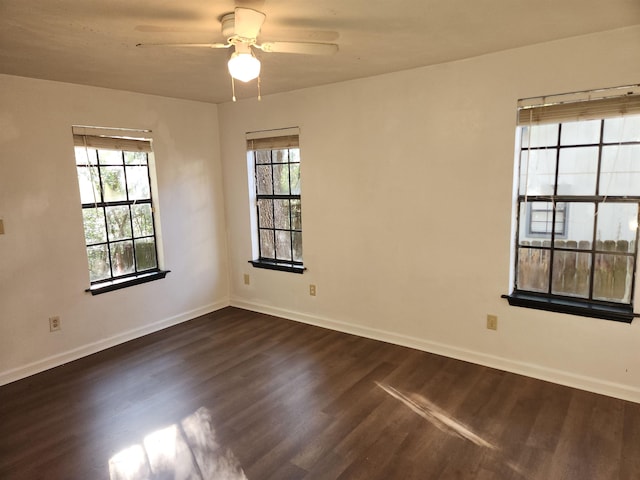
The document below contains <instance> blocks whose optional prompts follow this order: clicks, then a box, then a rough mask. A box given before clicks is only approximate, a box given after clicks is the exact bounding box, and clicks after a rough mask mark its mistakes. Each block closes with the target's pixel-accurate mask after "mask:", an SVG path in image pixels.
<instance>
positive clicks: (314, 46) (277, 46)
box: [255, 42, 338, 55]
mask: <svg viewBox="0 0 640 480" xmlns="http://www.w3.org/2000/svg"><path fill="white" fill-rule="evenodd" d="M255 46H256V47H258V48H259V49H260V50H262V51H263V52H274V53H301V54H305V55H332V54H334V53H336V52H337V51H338V45H336V44H335V43H309V42H264V43H263V44H262V45H255Z"/></svg>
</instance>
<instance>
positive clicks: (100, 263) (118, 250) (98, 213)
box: [73, 127, 167, 294]
mask: <svg viewBox="0 0 640 480" xmlns="http://www.w3.org/2000/svg"><path fill="white" fill-rule="evenodd" d="M73 130H74V135H73V139H74V145H75V160H76V169H77V173H78V184H79V187H80V202H81V204H82V217H83V225H84V236H85V244H86V251H87V259H88V262H89V279H90V283H91V287H90V288H89V289H88V290H89V291H91V292H92V293H94V294H95V293H102V292H104V291H108V290H113V289H116V288H122V287H124V286H129V285H132V284H137V283H143V282H146V281H150V280H155V279H157V278H163V277H164V276H165V275H166V273H167V272H165V271H161V270H160V268H159V261H158V242H157V238H156V227H155V218H154V204H153V198H152V188H151V185H152V181H151V171H150V157H151V154H152V150H151V141H150V140H149V139H144V138H131V137H130V135H132V133H133V132H132V131H126V130H117V129H107V130H105V129H102V130H100V132H99V133H100V134H97V133H98V132H96V131H95V130H94V129H89V128H86V127H74V129H73ZM105 131H106V132H107V133H104V132H105ZM87 132H90V133H87Z"/></svg>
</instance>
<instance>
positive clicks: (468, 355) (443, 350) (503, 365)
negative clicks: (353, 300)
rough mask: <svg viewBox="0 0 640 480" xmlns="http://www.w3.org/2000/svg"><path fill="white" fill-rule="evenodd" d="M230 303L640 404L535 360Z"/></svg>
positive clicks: (632, 393)
mask: <svg viewBox="0 0 640 480" xmlns="http://www.w3.org/2000/svg"><path fill="white" fill-rule="evenodd" d="M230 304H231V306H233V307H238V308H243V309H245V310H251V311H254V312H259V313H265V314H268V315H274V316H278V317H282V318H286V319H289V320H295V321H298V322H302V323H306V324H309V325H315V326H318V327H323V328H329V329H331V330H336V331H339V332H344V333H350V334H353V335H358V336H360V337H366V338H371V339H374V340H380V341H383V342H387V343H393V344H396V345H402V346H404V347H410V348H415V349H416V350H422V351H425V352H429V353H435V354H437V355H443V356H445V357H450V358H455V359H458V360H463V361H466V362H471V363H476V364H478V365H484V366H487V367H491V368H496V369H498V370H504V371H506V372H511V373H517V374H520V375H525V376H528V377H532V378H537V379H540V380H545V381H548V382H552V383H557V384H560V385H566V386H568V387H573V388H578V389H580V390H586V391H589V392H593V393H598V394H601V395H607V396H610V397H614V398H620V399H622V400H629V401H631V402H636V403H640V389H638V388H636V387H632V386H629V385H624V384H620V383H614V382H609V381H606V380H602V379H599V378H594V377H587V376H583V375H578V374H575V373H571V372H567V371H563V370H556V369H552V368H548V367H544V366H541V365H536V364H533V363H526V362H520V361H517V360H510V359H508V358H504V357H498V356H495V355H490V354H487V353H483V352H478V351H473V350H467V349H464V348H459V347H455V346H452V345H446V344H443V343H438V342H432V341H429V340H424V339H421V338H415V337H410V336H407V335H401V334H398V333H394V332H390V331H387V330H379V329H375V328H369V327H363V326H361V325H355V324H352V323H347V322H341V321H337V320H332V319H328V318H323V317H318V316H313V315H308V314H305V313H300V312H295V311H291V310H286V309H283V308H278V307H273V306H269V305H263V304H258V303H254V302H247V301H245V300H242V299H238V298H232V299H231V302H230Z"/></svg>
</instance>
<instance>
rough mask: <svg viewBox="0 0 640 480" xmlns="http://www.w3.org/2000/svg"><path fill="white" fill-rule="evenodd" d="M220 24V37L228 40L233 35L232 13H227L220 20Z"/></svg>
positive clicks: (233, 19) (234, 26)
mask: <svg viewBox="0 0 640 480" xmlns="http://www.w3.org/2000/svg"><path fill="white" fill-rule="evenodd" d="M220 23H221V24H222V36H223V37H224V38H227V39H230V38H231V37H233V36H234V35H235V33H236V32H235V30H236V21H235V15H234V14H233V13H227V14H226V15H224V16H223V17H222V19H221V20H220Z"/></svg>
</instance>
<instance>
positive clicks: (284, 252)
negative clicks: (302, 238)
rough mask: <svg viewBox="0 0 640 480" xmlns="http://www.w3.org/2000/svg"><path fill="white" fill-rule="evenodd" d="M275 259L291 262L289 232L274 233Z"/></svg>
mask: <svg viewBox="0 0 640 480" xmlns="http://www.w3.org/2000/svg"><path fill="white" fill-rule="evenodd" d="M276 258H278V259H279V260H291V233H290V232H281V231H277V232H276Z"/></svg>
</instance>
